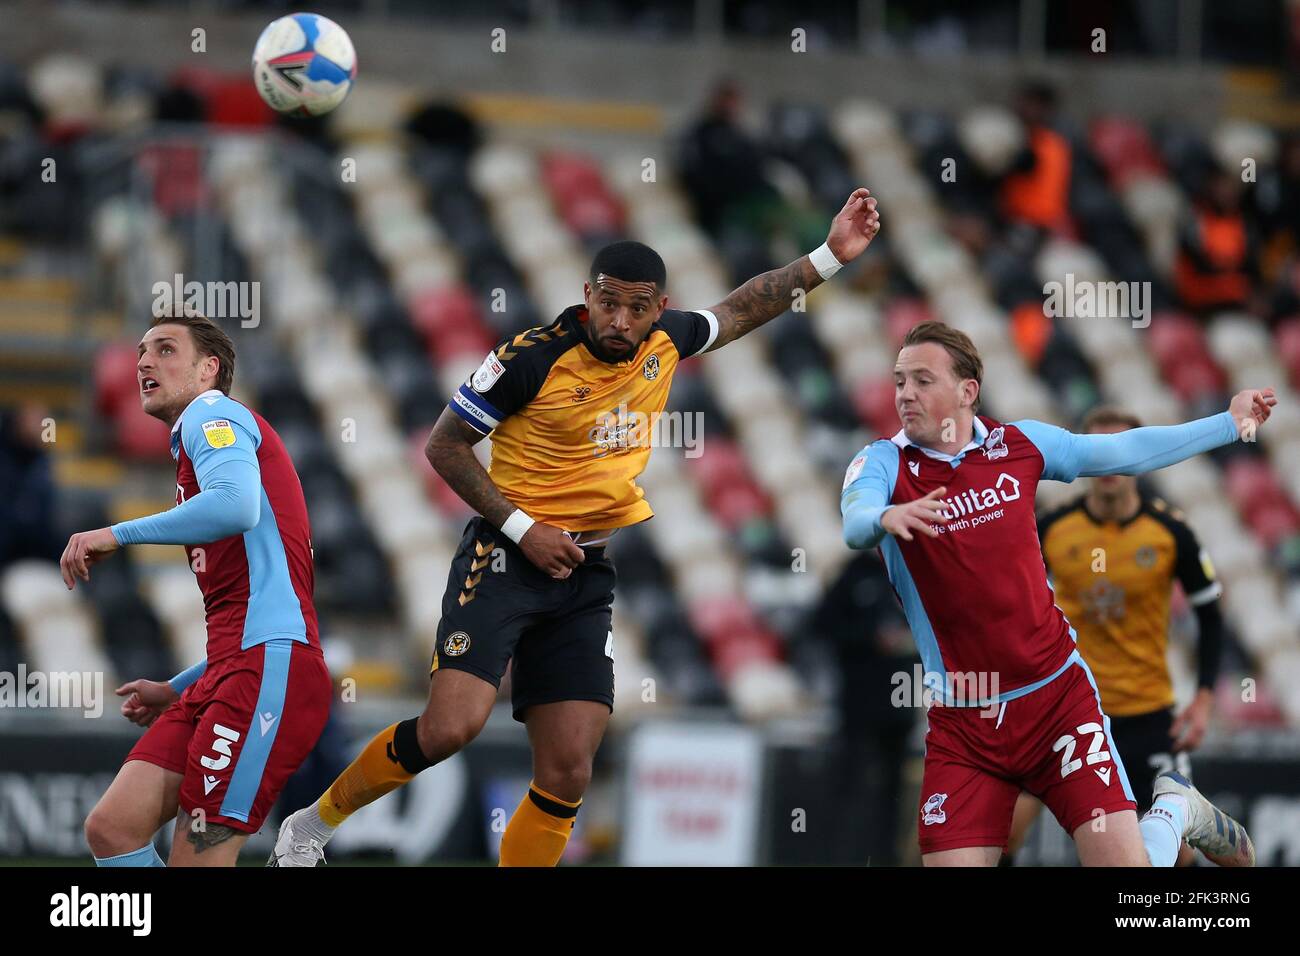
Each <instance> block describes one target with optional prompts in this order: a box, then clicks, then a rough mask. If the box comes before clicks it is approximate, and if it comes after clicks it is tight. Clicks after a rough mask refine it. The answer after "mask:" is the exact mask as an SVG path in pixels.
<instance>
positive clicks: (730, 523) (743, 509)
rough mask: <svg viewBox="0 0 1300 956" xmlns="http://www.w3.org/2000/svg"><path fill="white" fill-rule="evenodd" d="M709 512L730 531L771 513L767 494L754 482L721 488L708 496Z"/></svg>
mask: <svg viewBox="0 0 1300 956" xmlns="http://www.w3.org/2000/svg"><path fill="white" fill-rule="evenodd" d="M708 505H709V513H710V514H711V515H713V517H714V518H715V519H717V520H718V521H719V522H720V523H721V524H722V526H723V527H725V528H726V529H727V530H728V531H735V530H736V529H737V528H739V527H741V526H742V525H743V524H745V523H746V522H747V521H750V520H752V519H753V518H758V517H762V516H763V515H766V514H768V513H770V511H771V505H770V504H769V502H768V499H767V496H766V495H764V494H763V492H762V491H761V490H760V489H759V488H758V487H757V486H756V485H754V484H753V483H752V482H745V483H743V484H739V485H730V486H726V487H723V488H719V489H718V490H717V492H716V493H715V494H712V495H710V496H709V498H708Z"/></svg>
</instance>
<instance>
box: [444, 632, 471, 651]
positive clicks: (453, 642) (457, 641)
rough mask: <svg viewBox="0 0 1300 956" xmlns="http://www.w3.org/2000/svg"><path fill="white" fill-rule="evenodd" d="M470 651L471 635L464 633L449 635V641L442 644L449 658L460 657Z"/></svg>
mask: <svg viewBox="0 0 1300 956" xmlns="http://www.w3.org/2000/svg"><path fill="white" fill-rule="evenodd" d="M467 650H469V635H468V634H466V633H465V632H464V631H456V632H454V633H452V634H448V635H447V639H446V640H445V641H443V642H442V652H443V653H444V654H446V655H447V656H448V657H460V655H462V654H464V653H465V652H466V651H467Z"/></svg>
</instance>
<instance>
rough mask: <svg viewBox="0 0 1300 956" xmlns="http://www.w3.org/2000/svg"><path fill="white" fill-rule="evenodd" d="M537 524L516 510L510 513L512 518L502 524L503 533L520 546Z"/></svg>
mask: <svg viewBox="0 0 1300 956" xmlns="http://www.w3.org/2000/svg"><path fill="white" fill-rule="evenodd" d="M535 523H536V522H534V521H533V519H532V518H530V517H528V515H526V514H524V512H523V511H521V510H520V509H518V508H516V509H515V510H514V511H512V512H510V517H509V518H507V519H506V520H505V521H503V522H502V523H501V531H502V533H503V534H504V535H505V536H506V537H507V538H509V539H510V540H511V541H513V542H514V543H515V544H518V543H519V541H520V539H521V538H523V536H524V535H525V534H526V533H527V532H528V529H529V528H531V527H532V526H533V525H534V524H535Z"/></svg>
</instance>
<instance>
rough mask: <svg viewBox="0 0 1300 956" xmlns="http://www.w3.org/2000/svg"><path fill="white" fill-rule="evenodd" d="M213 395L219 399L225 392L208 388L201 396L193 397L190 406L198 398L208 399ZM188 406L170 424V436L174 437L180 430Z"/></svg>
mask: <svg viewBox="0 0 1300 956" xmlns="http://www.w3.org/2000/svg"><path fill="white" fill-rule="evenodd" d="M213 395H215V396H217V397H218V398H220V397H222V396H223V395H225V392H223V391H222V390H221V389H219V388H210V389H208V390H207V391H206V392H204V393H203V394H201V395H195V396H194V397H193V398H192V399H190V405H193V404H194V403H195V402H197V401H198V400H199V399H200V398H209V397H211V396H213ZM208 404H209V405H211V404H212V402H208ZM190 405H186V406H185V407H184V408H183V409H182V410H181V413H180V414H179V415H177V416H176V421H174V422H172V434H173V435H175V434H176V433H177V432H178V431H180V430H181V420H182V419H184V418H185V413H186V412H188V411H189V410H190Z"/></svg>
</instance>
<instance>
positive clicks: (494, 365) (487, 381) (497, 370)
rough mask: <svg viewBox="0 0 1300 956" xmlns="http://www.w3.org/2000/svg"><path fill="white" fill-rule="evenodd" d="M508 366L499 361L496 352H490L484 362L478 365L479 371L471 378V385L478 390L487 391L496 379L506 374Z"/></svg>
mask: <svg viewBox="0 0 1300 956" xmlns="http://www.w3.org/2000/svg"><path fill="white" fill-rule="evenodd" d="M505 371H506V367H505V366H504V365H502V364H501V363H500V362H498V361H497V357H496V353H495V352H489V353H488V354H487V358H485V359H484V360H483V364H482V365H480V366H479V367H478V371H477V372H475V373H474V376H473V377H472V378H471V379H470V380H469V384H470V386H471V387H472V388H473V389H474V391H476V392H480V393H481V392H486V391H487V390H488V389H489V388H491V387H492V386H493V385H494V384H496V380H497V379H499V378H500V377H501V376H502V375H504V374H505Z"/></svg>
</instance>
